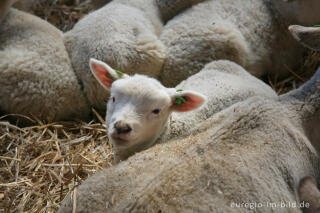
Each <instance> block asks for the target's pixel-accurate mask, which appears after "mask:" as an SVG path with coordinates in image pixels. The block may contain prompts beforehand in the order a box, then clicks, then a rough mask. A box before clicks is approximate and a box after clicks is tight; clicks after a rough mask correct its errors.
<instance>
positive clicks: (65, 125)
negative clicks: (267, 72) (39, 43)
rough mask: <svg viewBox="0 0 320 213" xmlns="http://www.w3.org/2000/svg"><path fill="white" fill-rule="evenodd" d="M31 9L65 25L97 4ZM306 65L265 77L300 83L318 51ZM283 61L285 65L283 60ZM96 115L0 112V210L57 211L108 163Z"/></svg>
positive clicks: (62, 0)
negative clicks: (23, 118) (53, 117)
mask: <svg viewBox="0 0 320 213" xmlns="http://www.w3.org/2000/svg"><path fill="white" fill-rule="evenodd" d="M36 2H37V4H35V5H34V6H33V7H32V8H30V10H31V12H33V13H34V14H36V15H38V16H40V17H42V18H43V19H46V20H48V21H49V22H51V23H52V24H54V25H55V26H57V27H58V28H60V29H61V30H62V31H66V30H69V29H71V28H72V26H73V25H74V24H75V23H76V22H77V21H78V20H79V19H80V18H81V17H83V16H84V15H85V14H87V13H88V12H89V11H91V10H92V9H93V6H92V5H91V2H90V1H88V0H87V1H84V0H51V1H46V0H38V1H36ZM303 60H304V67H303V68H302V69H301V70H291V69H290V67H287V70H288V72H290V73H291V75H290V76H289V77H288V78H286V79H282V80H278V79H277V78H276V77H266V78H265V81H266V82H268V83H269V84H270V85H271V86H272V87H273V88H274V89H275V90H276V91H277V92H278V93H279V94H282V93H284V92H287V91H289V90H291V89H293V88H296V87H298V86H300V85H301V84H302V83H303V82H305V81H306V80H308V79H309V78H310V76H311V75H312V74H313V73H314V71H315V70H316V68H317V67H318V66H319V64H320V63H319V61H320V55H319V54H317V53H314V52H308V53H307V54H306V56H305V58H304V59H303ZM284 66H285V65H284ZM94 114H95V115H96V120H95V121H92V122H89V123H85V122H82V121H73V122H58V123H43V122H41V121H38V120H36V119H35V118H27V119H29V120H30V121H31V123H33V125H31V126H28V127H24V128H21V127H18V126H16V125H14V124H10V123H9V122H7V121H6V120H7V118H9V117H12V116H13V117H19V115H6V116H3V117H0V213H2V212H56V211H57V209H58V208H59V206H60V202H61V201H62V199H63V198H64V197H65V195H66V194H67V193H71V192H72V191H73V190H74V189H75V187H76V186H77V185H79V184H80V183H81V182H82V181H83V180H85V179H86V178H87V177H88V176H89V175H92V174H93V173H95V172H97V171H99V170H101V169H103V168H107V167H110V166H111V165H112V164H113V160H112V158H113V153H112V151H111V147H110V145H109V144H108V139H107V132H106V124H105V123H104V120H103V119H102V118H101V116H99V115H98V114H97V113H96V112H94Z"/></svg>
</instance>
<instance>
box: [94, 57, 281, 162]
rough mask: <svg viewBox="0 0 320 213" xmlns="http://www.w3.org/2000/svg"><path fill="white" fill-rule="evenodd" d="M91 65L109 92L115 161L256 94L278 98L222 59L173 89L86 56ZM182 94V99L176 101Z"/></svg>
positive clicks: (264, 86)
mask: <svg viewBox="0 0 320 213" xmlns="http://www.w3.org/2000/svg"><path fill="white" fill-rule="evenodd" d="M90 68H91V71H92V73H93V76H95V77H96V79H97V80H98V82H99V83H100V84H101V85H102V86H103V87H104V88H105V89H106V90H107V91H109V90H110V93H111V95H110V99H109V101H108V105H107V113H106V122H107V123H108V125H109V128H108V136H109V140H110V141H111V142H112V144H113V146H114V150H115V161H116V162H119V161H121V160H125V159H127V158H128V157H129V156H131V155H133V154H134V153H136V152H139V151H141V150H144V149H147V148H149V147H151V146H153V145H154V144H156V143H163V142H165V141H167V140H169V139H170V138H173V137H177V136H180V135H183V134H190V133H188V131H189V130H190V129H191V128H192V127H193V126H194V125H197V124H198V123H200V122H201V121H203V120H205V119H207V118H208V117H210V116H211V115H212V114H214V113H216V112H218V111H220V110H222V109H224V108H226V107H227V106H229V105H231V104H233V103H236V102H238V101H240V100H244V99H246V98H248V97H251V96H254V95H260V96H266V97H276V94H275V92H274V91H273V90H272V89H271V88H270V87H269V86H267V85H266V84H265V83H263V82H262V81H260V80H258V79H256V78H255V77H253V76H251V75H250V74H249V73H247V72H246V71H245V70H244V69H243V68H242V67H240V66H239V65H237V64H235V63H233V62H229V61H223V60H222V61H216V62H212V63H210V64H208V65H207V66H206V67H205V68H204V69H203V70H202V71H201V72H199V73H198V74H196V75H194V76H192V77H190V78H188V79H187V80H186V81H184V82H181V84H179V85H178V86H177V87H176V88H166V87H164V86H162V85H161V83H160V82H159V81H157V80H156V79H153V78H150V77H147V76H144V75H137V74H136V75H133V76H130V77H129V76H128V75H127V74H121V75H119V74H117V72H116V71H115V70H114V69H112V68H111V67H110V66H109V65H107V64H106V63H104V62H102V61H98V60H96V59H91V60H90ZM180 90H183V91H180ZM177 91H178V92H177ZM201 94H202V95H201ZM206 97H207V103H206V104H205V106H204V107H203V108H200V109H199V110H197V111H193V110H194V109H197V108H199V107H200V106H202V105H203V104H204V102H205V100H206ZM181 98H184V100H182V102H181V103H178V104H177V103H176V100H177V101H178V102H179V101H181V100H179V99H181ZM181 112H184V113H181ZM170 115H171V117H170ZM169 117H170V119H169Z"/></svg>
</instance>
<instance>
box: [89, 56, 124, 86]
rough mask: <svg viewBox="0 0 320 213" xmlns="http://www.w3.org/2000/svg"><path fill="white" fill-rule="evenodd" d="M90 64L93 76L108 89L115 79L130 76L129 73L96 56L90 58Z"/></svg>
mask: <svg viewBox="0 0 320 213" xmlns="http://www.w3.org/2000/svg"><path fill="white" fill-rule="evenodd" d="M89 66H90V70H91V72H92V74H93V76H94V77H95V78H96V79H97V80H98V82H99V83H100V84H101V85H102V86H103V87H104V88H105V89H107V90H109V89H110V88H111V85H112V83H113V82H114V81H115V80H118V79H120V78H126V77H128V75H126V74H124V73H122V72H120V71H117V70H114V69H112V68H111V67H110V66H109V65H108V64H106V63H104V62H102V61H99V60H96V59H94V58H91V59H90V62H89Z"/></svg>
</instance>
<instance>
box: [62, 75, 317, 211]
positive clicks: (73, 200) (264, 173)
mask: <svg viewBox="0 0 320 213" xmlns="http://www.w3.org/2000/svg"><path fill="white" fill-rule="evenodd" d="M319 88H320V69H319V70H318V71H317V73H316V74H315V75H314V76H313V78H312V79H311V80H309V81H308V82H307V83H305V84H304V85H303V86H302V87H300V88H299V89H297V90H294V91H291V92H289V93H287V94H284V95H282V96H279V97H274V98H266V97H261V96H254V97H251V98H248V99H246V100H244V101H240V102H238V103H235V104H233V105H231V106H230V107H228V108H226V109H224V110H222V111H220V112H218V113H216V114H214V115H213V116H211V117H210V118H208V119H206V121H204V122H203V123H202V124H201V125H200V126H195V129H194V130H193V133H192V134H191V135H186V136H184V137H181V138H178V139H173V140H171V141H169V142H167V143H164V144H157V145H156V146H153V147H151V148H150V149H148V150H145V151H143V152H140V153H137V154H136V155H134V156H132V157H130V158H129V159H128V160H127V161H123V162H121V163H120V164H117V165H116V166H113V167H110V168H108V169H105V170H103V171H101V172H98V173H96V174H94V175H93V176H92V177H89V178H88V179H87V180H85V181H84V182H83V183H82V184H81V185H80V186H79V187H77V189H76V190H74V191H73V192H72V193H70V194H69V195H68V196H67V197H66V198H65V199H64V200H63V202H62V205H61V207H60V209H59V210H58V213H66V212H72V211H73V212H215V213H224V212H230V213H236V212H256V213H265V212H276V213H280V212H286V213H295V212H296V213H298V212H301V210H300V209H299V207H300V205H303V203H301V204H300V203H299V201H298V198H297V194H296V193H297V191H296V187H297V185H298V183H299V180H300V179H301V178H302V177H304V176H305V175H308V176H314V177H319V166H320V165H319V155H318V153H317V152H316V150H315V148H314V147H313V145H312V144H314V143H316V142H317V141H318V138H316V137H314V136H316V134H317V133H316V130H317V129H319V128H318V127H319V124H320V123H319V111H318V109H319V107H320V90H319ZM310 124H312V125H313V128H315V129H314V130H315V131H313V132H312V131H308V128H310V126H309V125H310ZM73 207H74V208H73Z"/></svg>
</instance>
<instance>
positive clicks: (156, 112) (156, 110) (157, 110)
mask: <svg viewBox="0 0 320 213" xmlns="http://www.w3.org/2000/svg"><path fill="white" fill-rule="evenodd" d="M152 113H153V114H156V115H157V114H159V113H160V109H154V110H152Z"/></svg>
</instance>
